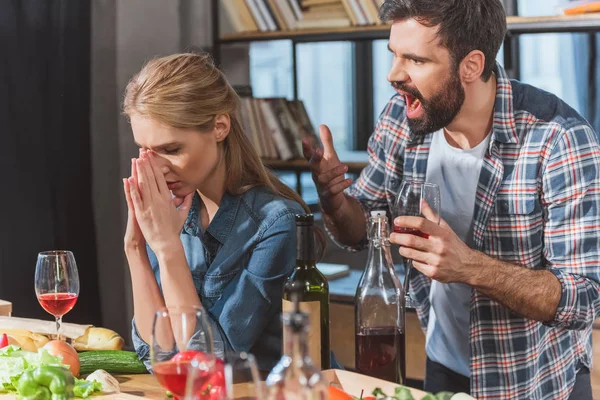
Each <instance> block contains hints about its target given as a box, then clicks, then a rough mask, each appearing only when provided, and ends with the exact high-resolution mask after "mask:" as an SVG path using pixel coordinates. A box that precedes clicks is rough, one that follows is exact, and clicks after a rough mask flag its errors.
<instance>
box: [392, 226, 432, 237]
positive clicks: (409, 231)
mask: <svg viewBox="0 0 600 400" xmlns="http://www.w3.org/2000/svg"><path fill="white" fill-rule="evenodd" d="M394 232H396V233H407V234H410V235H415V236H419V237H422V238H423V239H429V235H428V234H426V233H423V232H421V231H420V230H418V229H414V228H401V227H399V226H396V225H394Z"/></svg>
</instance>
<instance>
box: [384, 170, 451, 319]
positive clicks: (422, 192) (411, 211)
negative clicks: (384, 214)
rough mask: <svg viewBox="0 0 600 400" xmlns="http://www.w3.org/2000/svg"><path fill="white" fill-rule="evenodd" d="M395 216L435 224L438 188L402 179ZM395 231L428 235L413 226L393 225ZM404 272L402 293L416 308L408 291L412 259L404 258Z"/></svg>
mask: <svg viewBox="0 0 600 400" xmlns="http://www.w3.org/2000/svg"><path fill="white" fill-rule="evenodd" d="M396 216H397V217H400V216H413V217H423V218H426V219H428V220H430V221H432V222H434V223H436V224H439V223H440V188H439V186H438V185H436V184H435V183H429V182H422V181H404V182H402V187H401V188H400V193H399V194H398V199H397V200H396ZM394 232H396V233H410V234H412V235H416V236H419V237H422V238H425V239H429V235H428V234H426V233H424V232H421V231H419V230H418V229H413V228H402V227H399V226H396V225H394ZM404 271H405V274H404V293H405V301H406V307H408V308H416V307H417V303H416V302H415V301H414V300H413V299H412V297H411V296H410V293H409V283H410V273H411V271H412V260H410V259H406V263H405V269H404Z"/></svg>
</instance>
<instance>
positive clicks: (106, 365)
mask: <svg viewBox="0 0 600 400" xmlns="http://www.w3.org/2000/svg"><path fill="white" fill-rule="evenodd" d="M79 363H80V369H79V373H80V374H81V375H86V374H91V373H92V372H94V371H95V370H97V369H103V370H105V371H106V372H109V373H112V374H147V373H148V371H147V370H146V366H145V365H144V364H143V363H142V362H141V361H140V359H139V358H138V355H137V353H135V352H133V351H122V350H94V351H84V352H81V353H79Z"/></svg>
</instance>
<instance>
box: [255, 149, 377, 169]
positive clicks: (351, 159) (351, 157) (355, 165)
mask: <svg viewBox="0 0 600 400" xmlns="http://www.w3.org/2000/svg"><path fill="white" fill-rule="evenodd" d="M338 156H339V158H340V160H341V161H342V163H343V164H346V165H347V166H348V172H350V173H355V174H358V173H360V171H362V170H363V169H364V168H365V167H366V166H367V164H368V162H369V156H368V154H367V152H366V151H340V152H338ZM263 164H264V165H265V167H268V168H270V169H272V170H276V171H291V172H308V171H310V167H309V165H308V161H306V160H304V159H301V160H288V161H282V160H263Z"/></svg>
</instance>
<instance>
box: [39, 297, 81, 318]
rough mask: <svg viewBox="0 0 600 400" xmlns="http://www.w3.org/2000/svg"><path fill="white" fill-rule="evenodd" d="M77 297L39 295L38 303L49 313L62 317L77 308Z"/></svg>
mask: <svg viewBox="0 0 600 400" xmlns="http://www.w3.org/2000/svg"><path fill="white" fill-rule="evenodd" d="M77 297H78V296H77V294H75V293H46V294H41V295H39V296H38V301H39V302H40V304H41V305H42V308H43V309H44V310H46V311H47V312H48V313H50V314H52V315H54V316H57V317H62V316H63V315H65V314H66V313H68V312H69V311H71V309H72V308H73V306H75V303H76V302H77Z"/></svg>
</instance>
